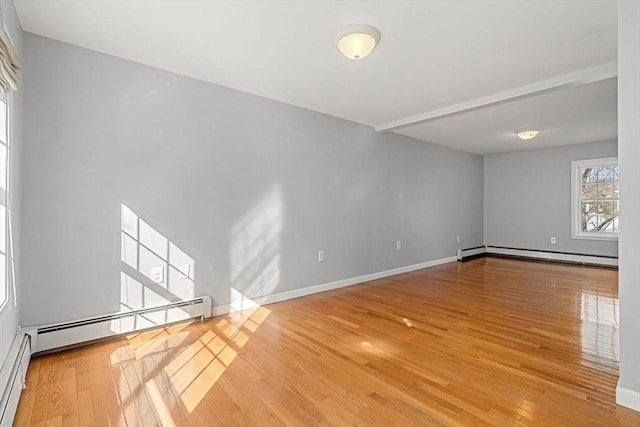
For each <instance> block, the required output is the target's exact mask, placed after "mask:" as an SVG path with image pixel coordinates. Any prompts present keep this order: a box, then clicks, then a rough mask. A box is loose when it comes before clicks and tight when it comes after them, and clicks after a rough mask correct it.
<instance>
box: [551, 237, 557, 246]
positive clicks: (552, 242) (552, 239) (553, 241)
mask: <svg viewBox="0 0 640 427" xmlns="http://www.w3.org/2000/svg"><path fill="white" fill-rule="evenodd" d="M550 240H551V244H552V245H555V244H556V238H555V237H552V238H551V239H550Z"/></svg>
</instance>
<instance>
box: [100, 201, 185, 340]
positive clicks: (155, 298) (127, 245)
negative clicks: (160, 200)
mask: <svg viewBox="0 0 640 427" xmlns="http://www.w3.org/2000/svg"><path fill="white" fill-rule="evenodd" d="M120 211H121V221H120V258H121V260H122V269H121V273H120V312H121V313H122V312H131V311H135V310H140V309H143V308H150V307H158V306H162V305H166V304H168V303H170V302H175V301H181V300H189V299H192V298H194V294H195V261H194V259H193V258H192V257H190V256H189V255H188V254H187V253H186V252H184V251H183V250H182V249H180V248H179V247H178V246H177V245H176V244H175V243H173V242H172V241H170V240H169V239H168V238H167V237H166V236H164V235H163V234H162V233H160V232H159V231H157V230H156V229H155V228H153V227H152V226H151V225H149V224H148V223H147V222H146V221H144V220H143V219H142V218H140V217H139V216H138V215H137V214H136V213H135V212H134V211H133V210H131V209H130V208H129V207H128V206H126V205H124V204H122V205H121V206H120ZM185 314H186V313H180V310H173V311H172V312H163V311H158V312H155V313H147V314H145V315H143V316H135V317H127V318H122V319H117V320H114V321H113V322H112V323H113V324H112V331H114V332H127V331H131V330H134V329H136V328H145V327H152V326H155V325H159V324H163V323H167V322H172V321H177V320H181V319H183V318H184V315H185Z"/></svg>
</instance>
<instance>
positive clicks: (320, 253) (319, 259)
mask: <svg viewBox="0 0 640 427" xmlns="http://www.w3.org/2000/svg"><path fill="white" fill-rule="evenodd" d="M323 261H324V251H318V262H323Z"/></svg>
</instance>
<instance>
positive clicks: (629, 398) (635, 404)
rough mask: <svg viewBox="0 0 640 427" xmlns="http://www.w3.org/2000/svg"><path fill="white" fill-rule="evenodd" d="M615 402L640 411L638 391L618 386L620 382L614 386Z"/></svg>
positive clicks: (639, 394)
mask: <svg viewBox="0 0 640 427" xmlns="http://www.w3.org/2000/svg"><path fill="white" fill-rule="evenodd" d="M616 403H617V404H618V405H622V406H626V407H627V408H631V409H633V410H634V411H640V393H639V392H637V391H633V390H629V389H628V388H624V387H620V384H618V387H616Z"/></svg>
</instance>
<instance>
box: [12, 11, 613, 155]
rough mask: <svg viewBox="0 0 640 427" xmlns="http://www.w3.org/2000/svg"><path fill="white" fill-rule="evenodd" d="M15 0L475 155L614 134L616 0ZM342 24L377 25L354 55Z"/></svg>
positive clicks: (171, 60)
mask: <svg viewBox="0 0 640 427" xmlns="http://www.w3.org/2000/svg"><path fill="white" fill-rule="evenodd" d="M15 3H16V7H17V10H18V14H19V17H20V20H21V23H22V26H23V28H24V30H25V31H29V32H32V33H36V34H40V35H43V36H46V37H50V38H53V39H58V40H62V41H65V42H68V43H72V44H75V45H79V46H84V47H87V48H90V49H94V50H97V51H101V52H105V53H109V54H112V55H115V56H119V57H122V58H126V59H130V60H133V61H136V62H140V63H143V64H148V65H152V66H155V67H159V68H163V69H166V70H170V71H173V72H176V73H179V74H184V75H187V76H191V77H195V78H198V79H202V80H205V81H210V82H212V83H216V84H219V85H222V86H227V87H231V88H234V89H238V90H241V91H244V92H249V93H253V94H256V95H260V96H264V97H267V98H271V99H275V100H278V101H282V102H286V103H289V104H293V105H297V106H300V107H304V108H308V109H311V110H315V111H319V112H322V113H326V114H330V115H333V116H337V117H341V118H345V119H348V120H352V121H355V122H359V123H363V124H367V125H370V126H374V127H375V128H376V130H379V131H395V132H398V133H402V134H405V135H410V136H413V137H416V138H419V139H422V140H425V141H429V142H433V143H436V144H440V145H445V146H450V147H453V148H456V149H459V150H464V151H468V152H472V153H476V154H488V153H496V152H506V151H517V150H522V149H530V148H536V147H547V146H553V145H562V144H572V143H579V142H589V141H594V140H601V139H609V138H615V137H616V136H617V129H616V114H617V113H616V78H615V77H616V68H617V67H616V61H617V1H616V0H509V1H506V0H468V1H465V0H457V1H456V0H428V1H427V0H425V1H398V0H389V1H300V0H297V1H295V0H290V1H272V0H264V1H206V0H201V1H192V0H163V1H158V0H110V1H100V0H47V1H43V0H15ZM353 24H368V25H372V26H374V27H376V28H378V29H379V30H380V32H381V34H382V38H381V40H380V44H379V46H378V47H377V48H376V49H375V50H374V52H373V53H372V54H371V55H369V57H367V58H366V59H364V60H361V61H351V60H348V59H346V58H345V57H343V56H342V55H341V54H340V52H339V51H338V50H337V48H336V42H337V36H338V35H339V34H340V33H342V32H343V31H344V30H345V29H346V28H348V27H349V26H350V25H353ZM529 126H533V127H541V128H544V129H545V130H544V131H543V133H542V134H541V135H540V136H539V137H538V138H536V139H535V140H534V141H532V142H529V143H526V144H524V143H522V142H520V141H518V140H516V139H515V138H514V131H515V130H516V129H521V128H523V127H529Z"/></svg>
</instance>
